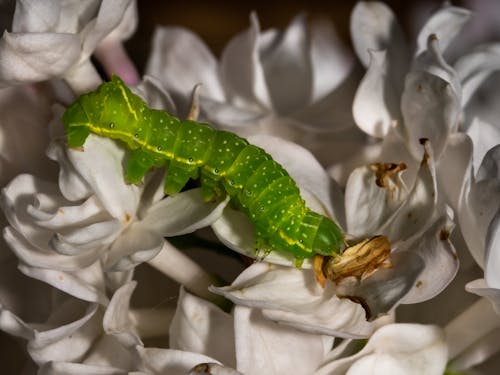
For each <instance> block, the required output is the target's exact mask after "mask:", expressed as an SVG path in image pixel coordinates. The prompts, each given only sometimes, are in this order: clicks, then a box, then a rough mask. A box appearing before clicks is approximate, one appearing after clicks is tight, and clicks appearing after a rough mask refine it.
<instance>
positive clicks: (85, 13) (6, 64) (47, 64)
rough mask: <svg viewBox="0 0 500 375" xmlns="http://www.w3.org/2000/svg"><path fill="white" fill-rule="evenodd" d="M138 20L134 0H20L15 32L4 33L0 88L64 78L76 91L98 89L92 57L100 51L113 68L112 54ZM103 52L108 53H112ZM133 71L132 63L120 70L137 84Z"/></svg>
mask: <svg viewBox="0 0 500 375" xmlns="http://www.w3.org/2000/svg"><path fill="white" fill-rule="evenodd" d="M136 18H137V15H136V8H135V1H133V0H116V1H115V0H102V1H97V0H95V1H90V2H88V1H85V2H72V1H65V0H51V1H43V2H40V1H31V0H19V1H17V3H16V11H15V13H14V19H13V21H12V32H7V31H5V32H4V34H3V37H2V39H0V56H1V57H0V71H1V73H0V84H1V85H2V86H5V85H12V84H17V83H28V82H38V81H43V80H49V79H52V78H56V77H63V78H64V79H65V80H66V81H67V82H68V83H69V84H70V86H71V87H72V88H73V90H74V91H75V92H76V93H82V92H85V91H88V90H91V89H94V88H95V87H96V86H97V85H98V84H99V83H100V82H101V80H100V78H99V76H98V74H97V71H96V70H95V69H94V67H93V66H92V64H91V62H90V59H89V58H90V55H91V54H92V53H93V52H94V50H96V48H97V49H98V52H99V53H98V55H99V56H101V57H103V61H104V62H105V65H106V66H107V67H110V68H111V66H110V64H109V62H110V60H116V58H114V57H113V55H116V53H117V52H116V51H117V48H119V47H115V46H116V45H117V43H118V41H119V40H121V39H125V38H127V37H128V36H129V35H130V34H131V33H132V32H133V31H134V29H135V25H136ZM110 46H111V48H110ZM103 49H105V50H108V51H109V52H108V53H107V55H106V53H104V52H103ZM104 56H107V57H104ZM110 56H111V57H110ZM124 56H125V55H124V54H123V53H122V54H121V57H124ZM114 62H115V63H116V62H117V61H114ZM120 64H121V66H122V67H123V66H124V64H125V66H127V65H126V64H127V63H126V62H119V64H118V65H117V66H120ZM130 69H132V66H131V65H128V66H127V68H126V69H125V70H123V69H122V70H118V71H117V72H120V73H122V72H127V74H124V78H131V79H132V80H134V79H135V78H134V77H133V76H132V77H129V76H130V74H131V73H130ZM132 71H133V69H132ZM135 80H136V79H135ZM131 83H136V82H131Z"/></svg>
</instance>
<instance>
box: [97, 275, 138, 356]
mask: <svg viewBox="0 0 500 375" xmlns="http://www.w3.org/2000/svg"><path fill="white" fill-rule="evenodd" d="M136 285H137V282H135V281H131V282H129V283H127V284H125V285H123V286H122V287H121V288H119V289H118V290H117V291H116V292H115V293H114V294H113V298H111V301H110V303H109V305H108V307H107V309H106V312H105V313H104V317H103V319H102V326H103V328H104V331H105V332H106V333H107V334H108V335H113V336H115V337H116V338H117V339H118V341H119V342H120V344H121V345H123V346H125V347H126V348H133V347H134V346H136V345H142V342H141V339H140V338H139V336H138V335H137V334H136V333H135V330H134V327H133V324H132V320H131V318H130V298H131V297H132V293H133V292H134V289H135V287H136Z"/></svg>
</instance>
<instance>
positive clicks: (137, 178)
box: [125, 149, 155, 184]
mask: <svg viewBox="0 0 500 375" xmlns="http://www.w3.org/2000/svg"><path fill="white" fill-rule="evenodd" d="M154 165H155V160H154V159H153V157H151V156H150V155H148V154H147V153H146V152H145V151H143V150H141V149H136V150H133V151H131V152H130V155H129V158H128V161H127V170H126V171H125V180H126V181H127V183H129V184H138V183H140V182H141V180H142V178H143V177H144V175H145V174H146V172H147V171H148V170H149V169H150V168H152V167H153V166H154Z"/></svg>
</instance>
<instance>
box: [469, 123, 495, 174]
mask: <svg viewBox="0 0 500 375" xmlns="http://www.w3.org/2000/svg"><path fill="white" fill-rule="evenodd" d="M467 135H468V136H469V137H470V138H471V140H472V143H473V145H474V147H473V150H472V152H473V156H472V163H473V166H474V169H473V171H474V174H475V173H477V171H478V170H479V167H480V165H481V162H482V161H483V158H484V156H485V155H486V153H487V152H488V150H491V149H492V148H493V147H495V146H496V145H498V144H500V128H498V127H496V126H494V125H492V124H490V123H489V122H486V121H483V120H481V119H479V118H477V117H476V118H474V119H473V120H472V124H471V125H470V127H469V128H468V129H467Z"/></svg>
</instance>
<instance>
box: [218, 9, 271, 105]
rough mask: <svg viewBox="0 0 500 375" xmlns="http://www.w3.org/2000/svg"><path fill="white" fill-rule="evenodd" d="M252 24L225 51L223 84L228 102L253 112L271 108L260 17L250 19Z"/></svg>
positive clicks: (222, 69)
mask: <svg viewBox="0 0 500 375" xmlns="http://www.w3.org/2000/svg"><path fill="white" fill-rule="evenodd" d="M250 22H251V25H250V27H249V28H248V30H246V31H243V32H241V33H240V34H238V35H236V36H235V37H233V38H232V39H231V41H230V42H229V43H228V44H227V45H226V47H225V49H224V51H223V52H222V56H221V62H220V74H221V81H222V83H223V84H224V87H225V88H226V94H227V99H228V101H229V102H231V103H234V104H245V105H248V106H249V107H250V108H252V107H253V108H254V109H263V108H264V109H265V108H271V106H272V104H271V98H270V94H269V92H268V89H267V86H266V80H265V76H264V69H263V67H262V65H261V62H260V55H259V40H260V39H259V34H260V26H259V21H258V19H257V15H256V14H255V13H252V15H251V16H250Z"/></svg>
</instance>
